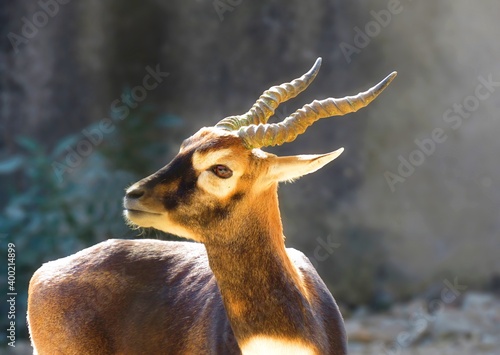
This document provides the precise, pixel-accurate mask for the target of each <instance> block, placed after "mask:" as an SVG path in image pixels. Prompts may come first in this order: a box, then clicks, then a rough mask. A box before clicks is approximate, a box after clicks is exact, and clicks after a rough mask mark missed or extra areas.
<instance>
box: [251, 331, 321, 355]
mask: <svg viewBox="0 0 500 355" xmlns="http://www.w3.org/2000/svg"><path fill="white" fill-rule="evenodd" d="M241 352H242V353H243V355H257V354H259V355H263V354H266V355H267V354H269V355H271V354H272V355H316V354H317V352H315V351H314V349H312V348H311V347H310V346H307V345H305V344H303V343H302V342H300V341H296V340H293V339H283V338H274V337H268V336H264V335H259V336H255V337H253V338H250V339H249V340H247V341H245V343H244V344H243V345H242V346H241Z"/></svg>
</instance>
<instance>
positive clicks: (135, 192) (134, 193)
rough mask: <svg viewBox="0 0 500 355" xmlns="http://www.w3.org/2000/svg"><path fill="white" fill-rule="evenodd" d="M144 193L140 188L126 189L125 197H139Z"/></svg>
mask: <svg viewBox="0 0 500 355" xmlns="http://www.w3.org/2000/svg"><path fill="white" fill-rule="evenodd" d="M143 195H144V190H143V189H141V188H137V189H133V190H131V191H127V194H126V197H127V198H130V199H139V198H141V197H142V196H143Z"/></svg>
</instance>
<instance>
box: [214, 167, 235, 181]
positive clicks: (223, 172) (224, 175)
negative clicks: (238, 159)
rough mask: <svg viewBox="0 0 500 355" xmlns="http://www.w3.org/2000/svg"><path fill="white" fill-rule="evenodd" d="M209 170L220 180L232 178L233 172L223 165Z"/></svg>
mask: <svg viewBox="0 0 500 355" xmlns="http://www.w3.org/2000/svg"><path fill="white" fill-rule="evenodd" d="M211 169H212V172H213V173H214V174H215V175H216V176H217V177H220V178H221V179H229V178H230V177H231V176H233V171H232V170H231V169H229V168H228V167H227V166H225V165H214V166H212V168H211Z"/></svg>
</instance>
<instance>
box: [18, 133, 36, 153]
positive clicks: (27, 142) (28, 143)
mask: <svg viewBox="0 0 500 355" xmlns="http://www.w3.org/2000/svg"><path fill="white" fill-rule="evenodd" d="M16 142H17V143H18V144H19V145H20V146H21V147H23V148H24V149H26V150H27V151H28V152H30V153H34V154H39V153H41V152H43V148H42V147H41V146H40V144H38V143H37V142H36V141H35V140H34V139H31V138H28V137H24V136H18V137H16Z"/></svg>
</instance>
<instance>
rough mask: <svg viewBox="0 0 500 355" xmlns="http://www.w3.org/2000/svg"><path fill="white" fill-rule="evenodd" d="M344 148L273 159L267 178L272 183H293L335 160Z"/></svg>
mask: <svg viewBox="0 0 500 355" xmlns="http://www.w3.org/2000/svg"><path fill="white" fill-rule="evenodd" d="M343 151H344V148H340V149H337V150H336V151H334V152H331V153H326V154H319V155H296V156H290V157H275V158H273V161H272V163H271V166H270V168H269V174H268V177H269V178H271V179H272V180H274V181H278V182H280V181H293V180H294V179H297V178H299V177H301V176H304V175H307V174H310V173H313V172H315V171H316V170H319V169H321V168H322V167H323V166H325V165H326V164H328V163H329V162H331V161H332V160H334V159H335V158H337V157H338V156H339V155H340V154H342V152H343Z"/></svg>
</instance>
